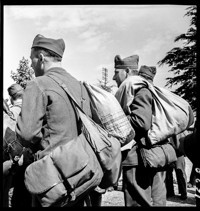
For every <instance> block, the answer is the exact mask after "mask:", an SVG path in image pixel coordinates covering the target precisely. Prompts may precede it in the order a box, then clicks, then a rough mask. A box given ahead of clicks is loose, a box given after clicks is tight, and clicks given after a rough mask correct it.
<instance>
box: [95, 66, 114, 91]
mask: <svg viewBox="0 0 200 211" xmlns="http://www.w3.org/2000/svg"><path fill="white" fill-rule="evenodd" d="M108 83H109V81H108V69H107V68H102V80H99V84H98V86H99V87H101V88H102V89H104V90H106V91H108V92H112V87H113V85H110V86H109V85H108Z"/></svg>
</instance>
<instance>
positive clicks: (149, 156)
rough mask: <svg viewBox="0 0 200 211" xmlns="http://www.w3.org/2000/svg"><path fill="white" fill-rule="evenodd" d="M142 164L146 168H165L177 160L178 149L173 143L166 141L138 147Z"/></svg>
mask: <svg viewBox="0 0 200 211" xmlns="http://www.w3.org/2000/svg"><path fill="white" fill-rule="evenodd" d="M137 150H138V155H139V159H141V162H140V164H141V166H143V167H145V168H156V169H162V170H163V169H165V168H166V167H167V166H169V165H171V164H172V163H174V162H175V161H177V156H176V151H175V149H174V147H173V146H172V144H171V143H169V142H166V143H163V144H159V145H153V146H152V147H150V148H147V147H146V146H139V147H138V149H137Z"/></svg>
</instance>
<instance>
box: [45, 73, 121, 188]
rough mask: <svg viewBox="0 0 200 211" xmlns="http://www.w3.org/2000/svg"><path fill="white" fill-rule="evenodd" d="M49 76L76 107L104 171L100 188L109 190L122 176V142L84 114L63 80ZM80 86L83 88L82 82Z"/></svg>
mask: <svg viewBox="0 0 200 211" xmlns="http://www.w3.org/2000/svg"><path fill="white" fill-rule="evenodd" d="M48 76H49V77H50V78H52V79H53V80H54V81H55V82H57V83H58V84H59V85H60V86H61V87H62V88H63V89H64V90H65V92H66V93H67V94H68V96H69V97H70V99H71V102H72V104H73V105H74V107H75V110H76V112H77V116H79V117H80V119H81V122H82V131H83V134H84V135H85V137H86V140H87V141H88V142H89V144H90V145H91V147H92V148H93V150H94V152H95V154H96V156H97V159H98V161H99V163H100V165H101V167H102V169H103V171H104V176H103V178H102V181H101V184H100V185H99V186H100V187H101V188H108V187H110V186H113V185H115V184H116V183H117V181H118V179H119V177H120V174H121V161H122V155H121V149H120V148H121V145H120V142H119V141H118V140H117V138H115V137H114V136H112V135H110V134H109V133H108V132H107V131H106V130H104V129H103V128H102V127H101V126H100V125H98V124H97V123H95V122H94V121H93V120H92V119H91V118H90V117H88V116H87V115H86V114H85V113H84V111H83V110H82V108H81V107H80V106H79V104H78V103H77V102H76V100H75V98H74V97H73V95H72V94H71V93H70V92H69V89H68V88H67V86H66V85H65V84H64V83H63V82H62V81H61V80H59V79H58V78H57V77H55V76H53V75H48ZM80 85H81V86H82V83H81V82H80Z"/></svg>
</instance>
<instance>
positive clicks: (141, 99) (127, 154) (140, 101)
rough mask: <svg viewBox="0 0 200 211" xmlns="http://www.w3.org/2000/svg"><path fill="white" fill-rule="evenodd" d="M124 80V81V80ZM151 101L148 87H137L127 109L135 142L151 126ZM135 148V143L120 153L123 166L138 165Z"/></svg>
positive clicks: (143, 136)
mask: <svg viewBox="0 0 200 211" xmlns="http://www.w3.org/2000/svg"><path fill="white" fill-rule="evenodd" d="M124 82H125V83H126V80H125V81H124ZM125 83H124V84H125ZM118 94H119V93H118ZM122 99H123V98H122ZM152 102H153V97H152V94H151V92H150V90H149V89H148V88H145V87H142V88H139V89H138V90H137V91H136V92H135V93H134V99H133V101H132V103H131V104H130V106H129V109H128V110H130V113H129V115H128V118H129V120H130V122H131V125H132V126H133V128H134V130H135V134H136V136H135V141H136V142H138V141H140V140H141V139H145V138H146V136H147V131H148V130H149V129H150V127H151V118H152ZM126 114H127V112H126ZM136 149H137V145H135V146H134V147H133V148H132V149H131V150H130V151H128V150H127V151H124V152H123V153H122V155H123V165H124V166H134V165H138V156H137V151H136Z"/></svg>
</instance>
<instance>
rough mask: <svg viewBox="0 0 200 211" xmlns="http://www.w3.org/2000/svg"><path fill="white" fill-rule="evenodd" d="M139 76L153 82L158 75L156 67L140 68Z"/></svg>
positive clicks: (143, 66) (144, 66)
mask: <svg viewBox="0 0 200 211" xmlns="http://www.w3.org/2000/svg"><path fill="white" fill-rule="evenodd" d="M138 74H139V75H141V76H146V77H148V78H149V79H150V80H151V81H153V79H154V76H155V75H156V67H155V66H146V65H142V66H141V67H140V70H139V72H138Z"/></svg>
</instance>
